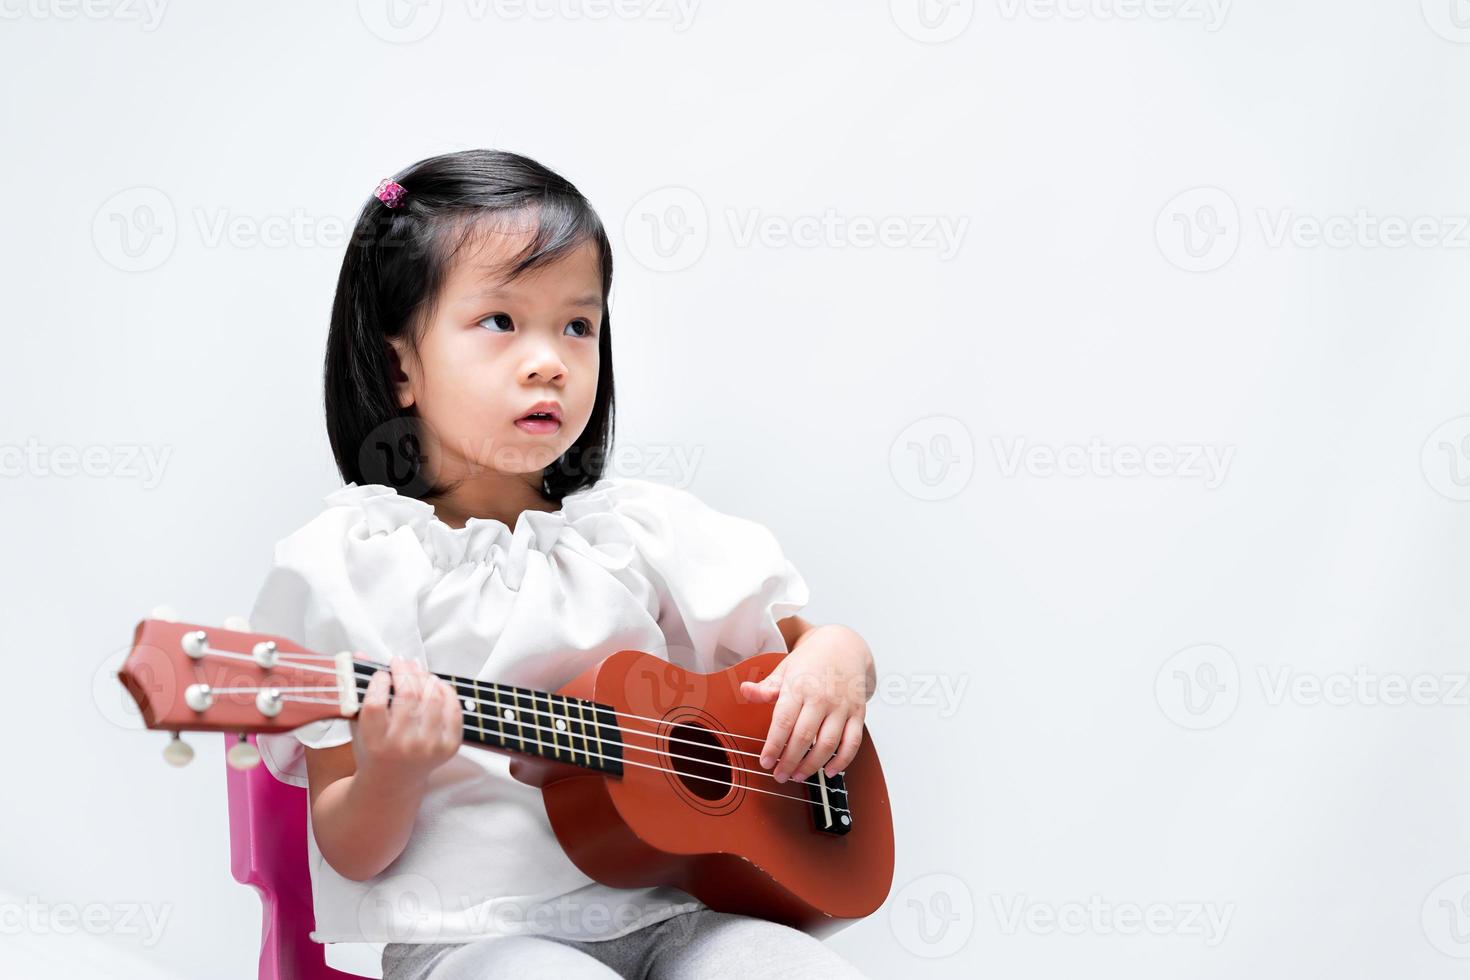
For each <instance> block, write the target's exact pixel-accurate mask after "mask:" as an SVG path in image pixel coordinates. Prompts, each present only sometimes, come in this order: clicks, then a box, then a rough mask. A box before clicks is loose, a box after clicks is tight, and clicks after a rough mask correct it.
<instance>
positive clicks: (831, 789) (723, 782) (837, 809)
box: [282, 689, 852, 815]
mask: <svg viewBox="0 0 1470 980" xmlns="http://www.w3.org/2000/svg"><path fill="white" fill-rule="evenodd" d="M324 690H325V689H324ZM282 700H283V701H313V702H314V703H320V704H337V703H338V702H336V701H327V700H321V701H315V700H314V699H311V698H299V697H283V698H282ZM516 724H519V723H518V722H517V723H516ZM521 727H522V728H541V729H542V730H543V731H551V729H548V728H545V727H544V726H539V725H521ZM604 727H606V726H604ZM465 728H466V730H470V731H475V732H478V733H479V734H481V735H484V736H486V737H487V738H489V737H491V736H494V737H497V738H499V739H500V741H501V746H502V747H505V739H506V738H507V737H509V736H507V735H506V733H505V732H503V731H501V732H492V731H490V730H489V729H486V728H481V727H480V726H478V725H466V726H465ZM563 734H566V733H563ZM639 734H644V735H647V734H652V733H650V732H639ZM517 737H518V738H519V739H520V741H521V742H522V744H524V743H525V738H524V736H517ZM568 738H569V739H570V738H571V736H570V735H568ZM587 741H588V740H587V739H586V738H585V737H584V738H583V743H584V744H586V743H587ZM536 744H537V745H538V746H541V745H542V744H543V743H542V742H540V740H539V739H538V740H537V742H536ZM623 747H624V748H625V749H637V750H638V751H640V752H648V753H651V754H653V755H656V756H664V757H668V758H673V759H688V760H689V761H691V762H702V763H704V764H706V765H713V763H710V762H709V760H707V759H693V758H691V757H689V756H684V755H673V754H671V753H666V752H659V751H658V750H657V749H651V748H649V747H647V746H644V745H631V744H628V743H624V745H623ZM552 748H553V749H554V750H555V751H560V750H561V749H562V746H560V745H556V744H555V743H554V742H553V744H552ZM566 751H567V752H568V754H570V755H571V757H572V759H573V760H575V759H576V757H577V754H578V752H580V753H581V754H582V756H583V757H585V758H589V759H597V760H599V761H604V760H613V761H616V762H617V763H619V764H620V765H625V766H638V767H639V768H640V769H654V770H657V771H658V772H667V773H673V774H674V775H676V776H678V777H679V778H680V779H700V780H703V781H705V782H709V783H715V784H717V785H720V786H724V787H726V788H727V789H728V788H730V787H734V786H737V785H739V784H737V783H735V782H734V781H733V780H728V779H716V778H714V777H713V776H700V775H696V774H695V773H692V772H686V773H681V772H679V771H678V770H677V769H675V768H673V767H672V766H660V765H654V764H651V763H647V762H634V761H633V760H632V759H620V758H618V757H617V756H610V755H604V754H603V753H601V752H593V751H590V750H588V749H586V748H583V749H580V750H579V749H575V748H571V747H570V746H569V747H567V749H566ZM540 758H543V759H545V758H547V757H546V756H544V755H543V756H540ZM549 761H552V762H560V761H562V760H560V759H550V760H549ZM730 768H731V769H738V770H739V771H740V772H744V773H750V774H751V775H754V776H765V777H767V778H770V779H774V778H775V777H774V776H772V775H771V774H770V773H768V772H764V771H762V770H759V769H749V768H746V767H745V766H742V765H739V764H736V765H733V766H731V767H730ZM739 788H741V789H743V790H745V791H746V792H749V793H762V794H764V795H766V796H779V797H781V798H782V799H786V800H796V801H797V802H798V803H805V804H807V805H808V806H815V805H816V804H814V803H812V801H811V800H808V799H806V798H805V797H802V796H793V795H792V794H791V793H779V792H775V791H773V790H767V789H758V788H756V787H754V786H743V785H740V787H739ZM827 792H828V793H841V794H842V795H843V796H846V795H847V790H845V789H839V788H838V787H836V786H828V787H827ZM829 809H831V810H832V811H833V812H834V813H847V814H849V815H850V814H851V812H852V811H850V810H849V809H847V807H843V806H836V805H835V804H834V805H832V806H830V807H829Z"/></svg>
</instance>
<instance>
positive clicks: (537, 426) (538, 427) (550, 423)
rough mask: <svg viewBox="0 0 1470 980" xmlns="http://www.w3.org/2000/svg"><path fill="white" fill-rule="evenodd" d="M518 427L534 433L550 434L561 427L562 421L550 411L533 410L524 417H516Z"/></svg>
mask: <svg viewBox="0 0 1470 980" xmlns="http://www.w3.org/2000/svg"><path fill="white" fill-rule="evenodd" d="M516 428H518V429H520V430H521V431H522V432H529V433H531V434H533V435H549V434H550V433H552V432H555V431H556V430H557V429H560V428H561V423H560V422H558V421H557V420H556V418H555V417H554V416H552V415H551V413H549V412H532V413H531V414H530V415H527V416H525V417H524V418H519V419H516Z"/></svg>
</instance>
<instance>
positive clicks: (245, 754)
mask: <svg viewBox="0 0 1470 980" xmlns="http://www.w3.org/2000/svg"><path fill="white" fill-rule="evenodd" d="M225 762H227V763H229V766H230V768H231V769H254V768H255V767H256V766H258V765H260V752H259V751H257V750H256V748H255V746H253V745H251V744H250V743H249V742H247V741H245V733H244V732H241V733H240V741H238V742H236V743H235V744H234V745H231V746H230V751H228V752H226V753H225Z"/></svg>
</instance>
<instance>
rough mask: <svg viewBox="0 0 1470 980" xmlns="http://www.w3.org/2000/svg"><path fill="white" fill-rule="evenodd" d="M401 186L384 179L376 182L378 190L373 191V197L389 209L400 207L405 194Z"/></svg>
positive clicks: (393, 181)
mask: <svg viewBox="0 0 1470 980" xmlns="http://www.w3.org/2000/svg"><path fill="white" fill-rule="evenodd" d="M407 193H408V191H406V190H405V189H404V187H403V185H402V184H400V183H398V182H397V181H395V180H391V179H389V178H387V177H384V178H383V179H382V180H380V181H378V189H377V190H375V191H373V196H374V197H376V198H377V199H378V200H380V201H382V202H383V203H384V204H386V205H388V207H390V208H396V207H400V206H401V205H402V203H403V195H405V194H407Z"/></svg>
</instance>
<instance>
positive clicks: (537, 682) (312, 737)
mask: <svg viewBox="0 0 1470 980" xmlns="http://www.w3.org/2000/svg"><path fill="white" fill-rule="evenodd" d="M323 499H324V502H325V503H326V505H327V507H326V509H325V510H323V511H322V512H321V513H320V514H319V515H318V516H317V517H315V518H314V519H312V520H311V521H310V522H308V523H307V524H306V525H304V526H303V527H301V528H300V529H299V530H297V531H296V532H295V533H293V534H291V535H290V536H289V537H287V538H285V539H283V540H282V541H280V542H279V543H278V544H277V545H276V548H275V553H274V561H273V564H272V567H271V569H270V571H269V573H268V575H267V577H266V580H265V583H264V585H263V586H262V588H261V590H260V593H259V596H258V598H257V599H256V602H255V606H254V608H253V610H252V612H251V617H250V623H251V628H252V629H253V630H254V631H256V632H261V633H271V634H276V635H280V636H284V637H286V638H288V639H291V640H293V641H295V642H297V643H300V644H301V645H303V646H305V647H306V648H308V649H310V650H313V651H316V652H318V653H328V654H330V653H336V652H337V651H339V650H356V651H362V652H363V653H365V654H368V655H370V656H371V657H373V658H375V659H377V660H379V661H381V662H385V663H386V662H387V661H388V660H389V659H390V658H391V657H393V656H394V655H401V656H404V657H409V658H412V659H416V660H418V661H420V662H422V663H424V664H425V665H426V666H427V667H428V669H429V670H431V671H434V672H437V673H440V674H454V675H458V676H461V677H472V678H476V679H479V680H488V681H498V682H501V683H505V684H514V685H520V686H524V687H531V688H536V689H539V690H551V691H554V690H556V689H557V688H558V687H560V686H561V685H563V684H565V683H566V682H567V681H569V680H571V679H572V678H573V677H575V676H576V675H577V674H579V673H581V672H582V671H583V670H585V669H586V668H587V667H589V666H591V665H593V664H595V663H597V662H598V661H599V660H601V659H602V658H604V657H606V656H608V655H609V654H612V653H615V652H617V651H618V650H624V649H634V650H644V651H647V652H648V653H651V654H654V655H656V656H662V657H665V658H666V659H668V660H669V661H671V662H673V663H676V664H678V665H680V666H682V667H686V668H688V669H690V670H695V671H699V672H703V673H708V672H710V671H716V670H721V669H723V668H725V667H728V666H730V665H732V664H734V663H737V662H738V661H740V660H742V659H744V658H746V657H749V656H753V655H754V654H757V653H762V652H765V651H769V650H780V651H785V650H786V643H785V640H784V639H783V638H782V636H781V632H780V630H779V629H778V627H777V623H778V622H779V621H780V620H781V619H783V618H785V617H787V616H790V615H792V614H793V613H795V612H797V611H798V610H800V609H801V608H802V607H804V606H805V605H806V603H807V600H808V591H807V585H806V583H805V581H803V579H802V577H801V575H800V574H799V573H798V572H797V570H796V568H795V567H794V566H793V565H792V564H791V562H790V561H788V560H787V558H786V557H785V555H784V554H783V552H782V550H781V547H780V545H779V544H778V543H777V541H776V538H775V537H774V536H773V535H772V534H771V532H770V531H769V530H768V529H767V528H766V527H764V526H763V525H761V524H758V523H756V522H754V521H750V520H745V519H742V518H737V517H733V516H730V515H727V514H724V513H721V512H719V511H716V510H714V509H712V508H710V507H708V506H707V505H705V504H704V503H702V502H701V501H700V500H699V499H698V498H697V497H695V496H694V495H693V494H691V493H689V492H687V491H684V490H680V489H676V488H674V487H670V486H666V485H663V484H659V483H654V482H651V481H647V480H639V479H629V478H607V479H603V480H600V481H598V482H597V483H596V484H595V485H593V486H591V487H588V488H586V489H584V490H581V491H579V492H577V493H574V494H570V495H568V496H566V497H565V498H564V499H563V501H562V509H561V510H559V511H556V512H554V513H546V512H542V511H526V512H524V513H522V514H521V515H520V516H519V518H518V519H517V521H516V526H515V529H514V531H512V530H511V529H510V528H508V527H507V526H506V525H505V524H503V523H502V522H500V521H497V520H489V519H480V518H471V519H470V520H469V521H468V522H467V524H466V526H465V527H463V528H452V527H450V526H449V525H447V524H445V523H443V522H442V521H440V520H439V519H438V518H437V517H436V516H435V515H434V510H433V507H432V506H431V505H429V504H427V503H425V502H424V501H421V500H417V499H414V498H412V497H406V496H401V495H399V494H398V493H397V492H395V491H394V490H393V489H392V488H390V487H386V486H379V485H376V484H368V485H362V486H359V485H357V484H348V485H347V486H346V487H344V488H342V489H340V490H337V491H335V492H333V493H330V494H328V495H327V496H326V497H325V498H323ZM351 738H352V731H351V727H350V723H349V722H348V721H346V720H343V719H333V720H327V721H320V722H314V723H312V724H309V725H305V726H303V727H301V728H298V729H296V730H295V731H293V732H291V733H289V734H277V735H262V736H260V737H259V738H258V739H257V742H258V744H259V746H260V750H261V755H262V757H263V758H264V760H265V762H266V764H267V766H268V767H269V768H270V770H271V772H272V773H273V774H275V775H276V776H277V777H279V778H281V779H283V780H286V781H287V782H291V783H294V784H296V785H300V786H305V785H306V768H305V758H304V749H303V746H307V747H312V748H326V747H330V746H334V745H341V744H343V743H345V742H348V741H350V740H351ZM509 764H510V756H508V755H506V754H504V753H500V752H494V751H490V750H487V749H483V748H479V747H476V746H471V745H465V746H464V747H462V748H461V749H460V751H459V752H458V754H457V755H456V756H455V757H454V758H452V759H450V760H449V761H448V762H446V763H445V764H444V765H442V766H440V767H439V768H438V769H436V770H435V771H434V773H433V775H432V776H431V777H430V782H429V789H428V791H427V793H426V795H425V797H424V800H423V804H422V806H421V808H420V811H419V813H418V816H417V819H416V821H415V823H414V829H413V834H412V837H411V838H410V840H409V842H408V844H407V846H406V847H405V848H404V850H403V853H402V854H401V855H399V857H398V858H397V859H396V860H395V861H394V862H393V863H392V864H390V865H389V866H388V867H387V868H386V869H384V871H383V872H382V873H381V874H379V875H377V876H376V877H374V878H370V879H368V880H366V881H361V882H358V881H353V880H351V879H348V878H344V877H342V876H341V875H339V874H337V873H336V872H335V871H334V870H333V869H332V867H331V865H329V864H327V863H326V862H325V861H323V859H322V856H321V852H320V850H319V849H318V848H317V845H316V840H315V836H314V835H313V834H311V833H308V843H307V846H308V849H309V857H310V863H311V881H312V892H313V904H314V907H315V912H316V930H315V931H314V932H313V933H312V938H313V939H315V940H317V941H318V942H377V943H385V942H463V941H468V940H470V939H476V938H481V937H488V936H498V935H508V934H518V933H533V934H549V935H557V936H562V937H565V938H569V939H582V940H598V939H612V938H615V937H617V936H620V935H623V934H624V933H627V932H630V931H632V930H634V929H637V928H640V927H642V926H645V925H649V924H651V923H653V922H657V921H659V920H660V919H664V918H668V917H669V916H672V915H675V914H678V913H679V912H683V911H688V910H691V909H697V908H701V907H702V903H700V902H699V901H698V900H696V899H694V898H693V897H691V896H690V895H688V894H686V893H685V892H682V891H679V890H677V889H675V888H672V887H653V888H643V889H619V888H610V887H607V886H604V885H601V884H599V883H597V882H594V881H593V880H592V879H590V878H588V877H587V876H586V875H584V874H583V873H582V872H581V871H580V870H578V869H577V867H576V866H575V865H574V864H572V862H571V861H570V860H569V859H568V858H567V857H566V855H565V854H564V853H563V852H562V849H561V847H560V845H558V843H557V841H556V837H555V835H554V834H553V832H552V830H551V824H550V822H549V821H548V820H547V817H546V811H545V808H544V806H543V805H542V802H541V793H540V791H539V790H538V789H536V788H535V787H532V786H527V785H525V784H523V783H520V782H517V781H516V780H514V779H512V778H511V776H510V773H509Z"/></svg>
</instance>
